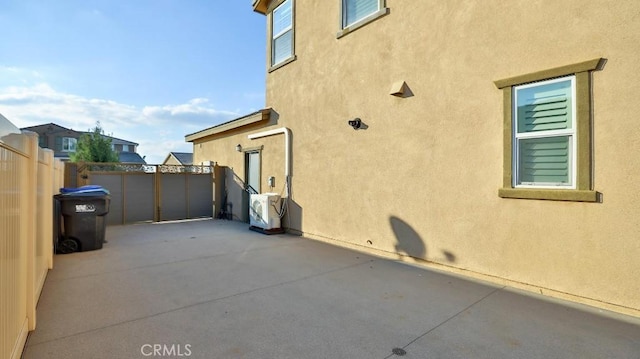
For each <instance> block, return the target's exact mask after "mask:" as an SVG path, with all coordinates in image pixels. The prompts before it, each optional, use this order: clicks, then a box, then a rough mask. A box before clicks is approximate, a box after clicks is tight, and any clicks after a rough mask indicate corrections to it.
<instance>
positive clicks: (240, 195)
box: [216, 167, 302, 235]
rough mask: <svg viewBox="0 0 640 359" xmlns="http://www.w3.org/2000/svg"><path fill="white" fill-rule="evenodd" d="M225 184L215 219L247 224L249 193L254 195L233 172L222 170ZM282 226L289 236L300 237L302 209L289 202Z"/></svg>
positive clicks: (227, 169)
mask: <svg viewBox="0 0 640 359" xmlns="http://www.w3.org/2000/svg"><path fill="white" fill-rule="evenodd" d="M224 172H225V174H224V178H225V183H224V186H223V187H222V188H220V191H221V194H220V202H221V203H220V206H219V207H216V218H218V219H229V220H235V221H242V222H247V223H248V222H249V193H255V190H253V189H252V188H251V187H250V186H249V185H248V184H247V183H246V182H244V180H243V179H242V178H241V177H240V176H238V175H237V174H236V173H235V171H234V170H233V169H231V168H229V167H225V168H224ZM281 223H282V226H283V228H286V229H288V230H290V233H291V234H294V235H302V207H301V206H300V205H299V204H298V203H296V202H295V201H293V200H292V199H290V200H289V202H288V205H287V211H286V212H285V214H284V217H283V218H282V222H281Z"/></svg>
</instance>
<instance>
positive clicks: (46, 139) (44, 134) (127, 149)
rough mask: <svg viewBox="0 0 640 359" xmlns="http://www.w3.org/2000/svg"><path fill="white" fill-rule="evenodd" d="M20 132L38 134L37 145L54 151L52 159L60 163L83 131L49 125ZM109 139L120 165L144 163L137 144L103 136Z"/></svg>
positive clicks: (72, 148)
mask: <svg viewBox="0 0 640 359" xmlns="http://www.w3.org/2000/svg"><path fill="white" fill-rule="evenodd" d="M22 130H28V131H32V132H35V133H37V134H38V136H39V137H38V145H39V146H40V147H42V148H49V149H52V150H53V151H54V157H55V158H59V159H60V160H62V161H68V160H69V158H70V155H71V153H73V152H75V151H76V146H77V145H78V140H79V139H80V136H82V135H83V134H85V133H88V132H84V131H74V130H72V129H69V128H66V127H62V126H60V125H56V124H55V123H49V124H44V125H37V126H31V127H25V128H22ZM105 137H107V138H109V139H111V147H112V149H113V150H114V151H115V152H116V153H117V154H118V156H119V158H120V162H122V163H146V162H145V161H144V159H143V158H142V157H140V155H139V154H138V153H136V151H137V148H138V144H137V143H135V142H131V141H127V140H122V139H119V138H115V137H111V136H105Z"/></svg>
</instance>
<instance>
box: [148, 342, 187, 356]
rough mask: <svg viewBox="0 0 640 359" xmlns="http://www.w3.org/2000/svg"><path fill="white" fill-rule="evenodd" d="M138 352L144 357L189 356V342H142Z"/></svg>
mask: <svg viewBox="0 0 640 359" xmlns="http://www.w3.org/2000/svg"><path fill="white" fill-rule="evenodd" d="M140 353H142V355H144V356H146V357H190V356H191V344H185V345H182V344H144V345H142V346H141V347H140Z"/></svg>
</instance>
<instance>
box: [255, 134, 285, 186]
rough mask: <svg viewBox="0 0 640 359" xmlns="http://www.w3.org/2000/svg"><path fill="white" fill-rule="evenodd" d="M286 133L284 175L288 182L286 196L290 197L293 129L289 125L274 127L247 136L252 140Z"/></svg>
mask: <svg viewBox="0 0 640 359" xmlns="http://www.w3.org/2000/svg"><path fill="white" fill-rule="evenodd" d="M279 134H284V175H285V183H286V186H285V188H286V193H285V197H289V192H290V188H289V187H290V186H291V130H290V129H289V128H287V127H280V128H274V129H273V130H268V131H263V132H258V133H252V134H250V135H248V136H247V138H248V139H250V140H255V139H257V138H262V137H268V136H273V135H279Z"/></svg>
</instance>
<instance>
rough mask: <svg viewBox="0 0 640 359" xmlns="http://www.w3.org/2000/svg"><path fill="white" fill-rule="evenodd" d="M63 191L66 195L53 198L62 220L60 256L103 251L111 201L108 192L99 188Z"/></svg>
mask: <svg viewBox="0 0 640 359" xmlns="http://www.w3.org/2000/svg"><path fill="white" fill-rule="evenodd" d="M63 190H65V191H63V194H58V195H55V196H54V197H55V199H56V201H58V203H59V204H60V214H61V215H62V219H63V221H62V225H63V226H62V227H63V230H62V231H61V232H62V235H61V236H60V238H59V239H58V243H57V246H56V248H57V253H72V252H76V251H79V252H83V251H93V250H97V249H101V248H102V244H103V243H104V242H105V229H106V223H107V222H106V215H107V214H108V213H109V203H110V200H111V198H110V196H109V194H108V193H109V191H107V190H105V189H103V188H101V187H97V186H92V187H91V188H89V189H83V188H82V187H80V188H78V189H63Z"/></svg>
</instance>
